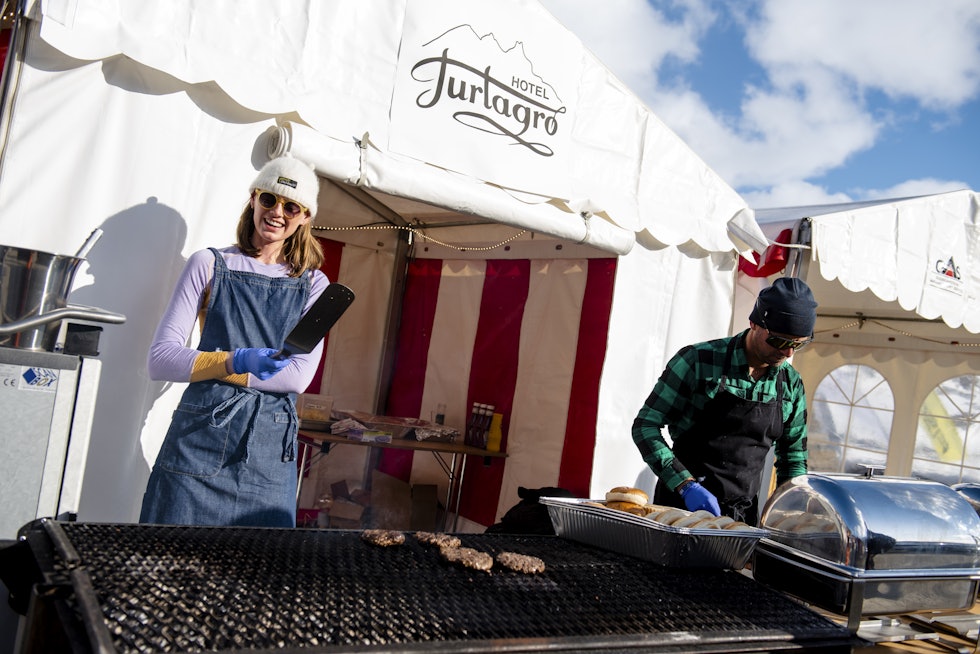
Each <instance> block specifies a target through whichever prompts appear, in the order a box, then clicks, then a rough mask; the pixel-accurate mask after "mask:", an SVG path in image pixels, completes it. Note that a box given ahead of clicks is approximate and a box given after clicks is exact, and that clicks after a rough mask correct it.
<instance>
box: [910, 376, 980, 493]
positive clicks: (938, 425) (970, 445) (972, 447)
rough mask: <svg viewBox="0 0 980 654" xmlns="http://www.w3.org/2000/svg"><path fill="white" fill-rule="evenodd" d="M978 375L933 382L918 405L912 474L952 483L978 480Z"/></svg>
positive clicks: (979, 391) (979, 406) (979, 476)
mask: <svg viewBox="0 0 980 654" xmlns="http://www.w3.org/2000/svg"><path fill="white" fill-rule="evenodd" d="M978 413H980V376H977V375H961V376H959V377H953V378H952V379H947V380H946V381H944V382H942V383H941V384H939V385H938V386H936V387H935V388H934V389H933V390H932V392H931V393H929V395H927V396H926V399H925V400H924V401H923V402H922V406H921V407H920V408H919V421H918V426H917V429H916V434H915V452H914V454H913V458H912V474H913V475H914V476H916V477H925V478H926V479H932V480H934V481H940V482H943V483H948V484H955V483H959V482H964V481H970V482H980V417H978V415H977V414H978Z"/></svg>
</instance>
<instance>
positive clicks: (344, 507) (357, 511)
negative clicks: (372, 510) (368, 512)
mask: <svg viewBox="0 0 980 654" xmlns="http://www.w3.org/2000/svg"><path fill="white" fill-rule="evenodd" d="M363 514H364V507H363V506H361V505H360V504H358V503H357V502H351V501H350V500H345V499H343V498H339V497H338V498H334V501H333V504H332V505H331V506H330V522H331V524H332V523H333V521H334V519H335V518H339V519H341V520H355V521H357V520H360V519H361V516H362V515H363Z"/></svg>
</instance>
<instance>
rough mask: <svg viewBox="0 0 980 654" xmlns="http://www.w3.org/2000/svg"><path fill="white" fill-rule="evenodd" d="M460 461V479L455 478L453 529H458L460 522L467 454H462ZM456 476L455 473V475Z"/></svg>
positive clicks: (454, 458) (454, 456)
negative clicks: (460, 505)
mask: <svg viewBox="0 0 980 654" xmlns="http://www.w3.org/2000/svg"><path fill="white" fill-rule="evenodd" d="M460 459H461V461H460V463H459V479H454V481H455V482H456V508H455V509H454V510H453V531H454V532H455V531H456V528H457V524H458V523H459V504H460V501H461V500H462V499H463V476H464V475H465V474H466V454H465V453H463V454H462V455H460ZM455 463H456V454H455V453H454V454H453V464H454V467H453V470H454V471H455V469H456V468H455ZM454 477H455V475H454Z"/></svg>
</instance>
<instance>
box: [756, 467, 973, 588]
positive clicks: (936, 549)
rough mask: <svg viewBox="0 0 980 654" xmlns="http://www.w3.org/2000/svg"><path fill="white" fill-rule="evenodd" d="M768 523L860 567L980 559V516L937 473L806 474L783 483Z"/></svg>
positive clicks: (764, 520)
mask: <svg viewBox="0 0 980 654" xmlns="http://www.w3.org/2000/svg"><path fill="white" fill-rule="evenodd" d="M760 526H761V527H763V528H764V529H767V530H769V531H770V539H771V540H772V541H775V542H776V543H780V544H782V545H784V546H787V547H790V548H793V549H794V550H797V551H799V552H802V553H804V554H807V555H811V556H813V557H816V558H819V559H822V560H824V561H827V562H830V563H833V564H838V565H842V566H846V567H849V568H853V569H855V570H898V569H904V570H908V569H925V568H928V569H936V568H944V569H945V568H978V567H980V516H978V514H977V513H976V512H975V511H974V510H973V508H972V507H971V506H970V504H969V502H967V501H966V499H965V498H964V497H962V496H961V495H960V494H959V493H957V492H956V491H954V490H953V489H952V488H950V487H949V486H946V485H944V484H940V483H937V482H932V481H925V480H919V479H907V478H901V477H884V476H877V477H869V476H865V475H845V474H824V473H811V474H807V475H803V476H800V477H796V478H795V479H793V480H792V481H790V482H788V483H786V484H783V485H782V486H780V487H779V488H777V489H776V491H775V492H774V493H773V495H772V497H770V498H769V501H768V502H767V503H766V506H765V508H764V509H763V512H762V517H761V521H760Z"/></svg>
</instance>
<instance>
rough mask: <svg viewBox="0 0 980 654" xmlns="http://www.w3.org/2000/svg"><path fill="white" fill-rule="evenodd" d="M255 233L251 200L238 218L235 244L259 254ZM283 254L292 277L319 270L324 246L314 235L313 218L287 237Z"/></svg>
mask: <svg viewBox="0 0 980 654" xmlns="http://www.w3.org/2000/svg"><path fill="white" fill-rule="evenodd" d="M253 194H254V191H253ZM254 235H255V209H254V208H253V207H252V203H251V202H249V203H248V204H246V205H245V208H244V209H242V215H241V216H239V218H238V229H237V230H236V238H237V239H238V240H237V242H236V243H235V245H237V246H238V249H239V250H241V251H242V252H243V253H244V254H247V255H248V256H250V257H254V256H257V255H258V254H259V250H258V248H256V247H255V246H254V245H252V236H254ZM282 256H283V257H285V259H286V263H287V264H289V266H290V271H289V276H290V277H299V276H300V275H302V274H303V273H305V272H306V271H307V270H318V269H319V268H320V266H322V265H323V248H322V247H320V241H318V240H317V239H316V237H315V236H313V221H312V220H308V221H306V223H305V224H303V225H300V227H299V229H297V230H296V231H295V232H293V235H292V236H290V237H289V238H287V239H286V242H285V243H284V244H283V246H282Z"/></svg>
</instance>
